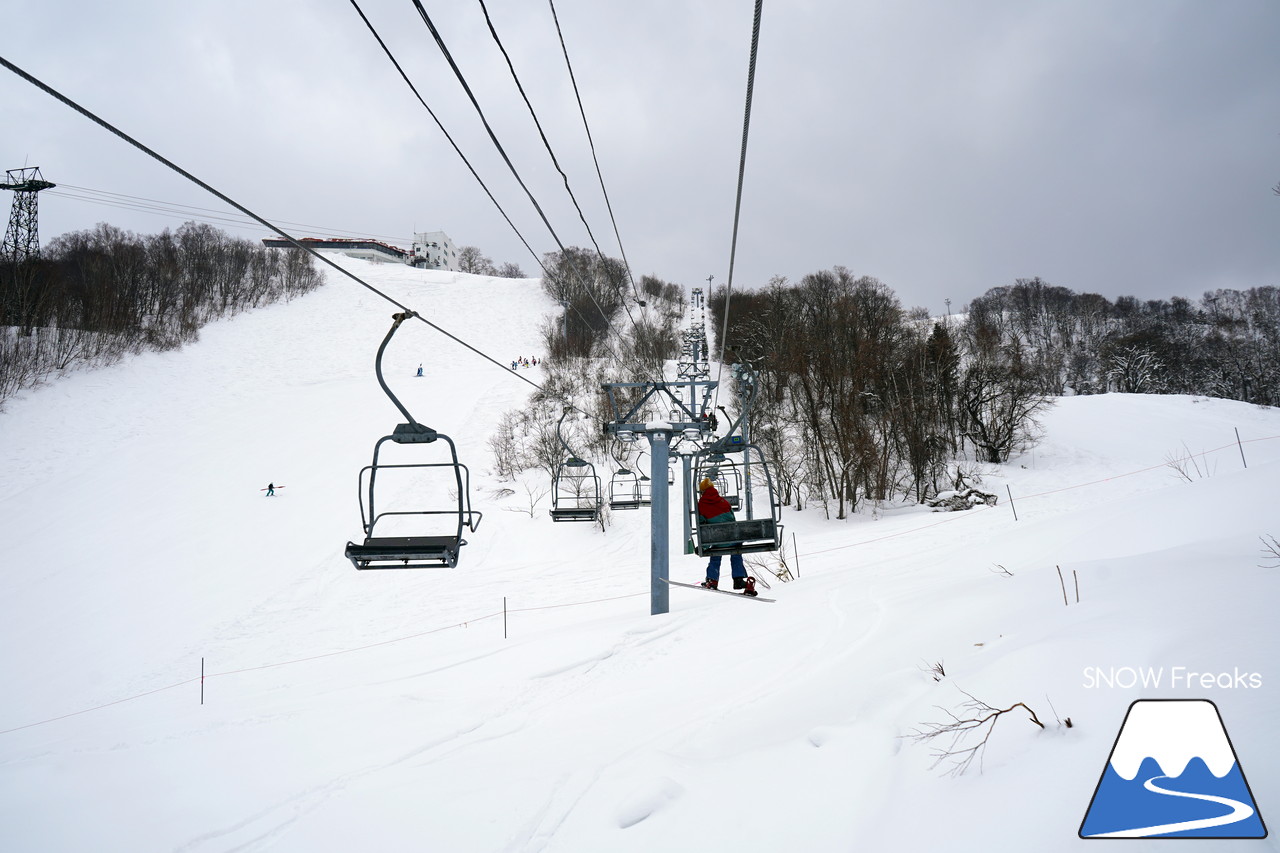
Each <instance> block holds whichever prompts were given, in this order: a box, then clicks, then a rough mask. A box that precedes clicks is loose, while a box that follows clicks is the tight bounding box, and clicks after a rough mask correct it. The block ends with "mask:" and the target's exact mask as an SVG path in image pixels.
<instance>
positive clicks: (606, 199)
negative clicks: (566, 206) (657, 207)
mask: <svg viewBox="0 0 1280 853" xmlns="http://www.w3.org/2000/svg"><path fill="white" fill-rule="evenodd" d="M548 2H549V3H550V5H551V19H552V20H553V21H555V24H556V35H557V36H559V37H560V51H561V52H562V53H563V54H564V64H565V67H566V68H568V69H569V82H570V83H572V84H573V96H574V98H575V99H576V100H577V102H578V113H579V114H580V115H581V116H582V127H583V129H584V130H585V131H586V132H587V144H588V145H589V146H590V148H591V161H592V162H593V163H594V164H595V167H596V177H597V178H599V180H600V192H601V194H602V195H604V206H605V209H607V210H608V211H609V221H610V222H611V223H613V236H614V237H615V238H617V240H618V251H619V252H621V253H622V265H623V266H624V267H626V270H627V279H628V280H629V281H630V282H631V294H632V296H634V297H635V299H636V301H637V302H638V301H640V294H639V292H638V290H637V289H636V280H635V277H634V276H632V274H631V263H630V261H628V260H627V250H626V249H624V248H623V247H622V235H621V234H619V233H618V220H617V219H615V218H614V216H613V205H612V204H610V202H609V191H608V190H606V189H605V188H604V174H603V173H602V172H601V171H600V159H599V158H598V157H596V143H595V140H594V139H592V137H591V126H590V125H589V124H587V111H586V110H585V109H584V108H583V106H582V94H581V93H580V92H579V91H578V80H577V78H576V77H574V75H573V63H571V62H570V61H569V48H568V47H566V46H565V43H564V33H563V32H561V31H560V18H559V16H557V15H556V4H555V0H548Z"/></svg>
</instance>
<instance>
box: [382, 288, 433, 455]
mask: <svg viewBox="0 0 1280 853" xmlns="http://www.w3.org/2000/svg"><path fill="white" fill-rule="evenodd" d="M417 316H418V312H416V311H401V312H399V313H396V314H392V315H391V319H392V321H393V322H392V323H391V328H390V329H388V330H387V336H386V337H385V338H383V339H382V345H381V346H379V347H378V355H377V358H375V359H374V363H373V370H374V373H376V374H377V376H378V384H379V385H381V386H382V390H383V391H384V392H386V395H387V396H388V397H389V398H390V399H391V402H392V403H394V404H395V407H396V408H397V409H399V410H400V414H402V415H404V417H405V422H406V423H407V424H408V425H409V428H410V430H411V431H413V432H434V430H432V429H431V427H428V426H426V425H424V424H420V423H418V422H417V421H416V420H414V419H413V415H411V414H409V410H408V409H406V408H405V407H404V404H403V403H401V402H400V400H399V398H397V397H396V395H395V394H394V393H392V391H391V388H390V387H389V386H388V385H387V380H386V379H385V378H384V377H383V375H382V354H383V353H384V352H386V350H387V344H389V343H391V338H392V336H393V335H395V333H396V330H397V329H399V328H400V324H401V323H403V322H404V321H405V320H407V319H409V318H410V317H417Z"/></svg>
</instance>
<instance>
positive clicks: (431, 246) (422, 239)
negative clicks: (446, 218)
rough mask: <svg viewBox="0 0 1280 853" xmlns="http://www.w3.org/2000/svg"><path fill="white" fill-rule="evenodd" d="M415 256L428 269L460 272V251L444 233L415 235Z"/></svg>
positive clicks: (426, 232) (431, 232)
mask: <svg viewBox="0 0 1280 853" xmlns="http://www.w3.org/2000/svg"><path fill="white" fill-rule="evenodd" d="M413 254H414V256H415V257H416V258H418V259H419V263H420V264H421V265H424V266H426V268H427V269H432V270H453V271H454V272H457V270H458V249H457V247H456V246H454V245H453V240H451V239H449V235H448V234H446V233H444V232H443V231H423V232H421V233H418V234H414V235H413Z"/></svg>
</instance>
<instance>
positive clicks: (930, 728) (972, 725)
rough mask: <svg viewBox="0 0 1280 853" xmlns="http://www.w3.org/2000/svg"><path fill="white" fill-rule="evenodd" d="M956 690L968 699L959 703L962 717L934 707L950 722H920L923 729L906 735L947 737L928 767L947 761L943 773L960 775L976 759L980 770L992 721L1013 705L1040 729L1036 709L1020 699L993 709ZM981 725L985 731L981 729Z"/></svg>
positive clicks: (921, 738)
mask: <svg viewBox="0 0 1280 853" xmlns="http://www.w3.org/2000/svg"><path fill="white" fill-rule="evenodd" d="M957 689H958V688H957ZM960 692H961V693H964V695H965V696H968V697H969V701H968V702H965V703H963V704H962V705H961V706H960V708H961V709H962V713H963V714H964V716H960V715H957V714H955V713H953V712H951V711H949V710H947V709H946V708H942V707H941V706H939V708H938V710H940V711H942V712H943V713H944V714H946V715H947V716H948V717H950V718H951V721H950V722H946V723H924V724H923V726H924V728H923V729H916V730H915V731H913V732H912V733H911V734H910V735H907V737H910V738H911V739H912V740H914V741H916V742H925V741H933V740H935V739H937V738H945V739H947V743H946V745H945V746H941V747H938V748H936V749H935V750H934V752H933V756H934V759H935V760H934V762H933V764H931V765H930V767H929V769H930V770H932V769H933V768H934V767H937V766H938V765H939V764H941V763H942V762H944V761H949V762H950V763H951V769H950V770H948V771H947V775H949V776H962V775H964V772H965V771H966V770H968V769H969V767H970V765H972V764H973V760H974V759H975V758H976V759H978V772H982V757H983V754H984V753H985V752H986V750H987V741H989V740H990V739H991V733H992V732H993V731H995V727H996V720H998V719H1000V717H1001V716H1003V715H1004V714H1008V713H1010V712H1011V711H1013V710H1015V709H1017V708H1022V709H1023V710H1024V711H1026V712H1027V714H1029V715H1030V717H1031V722H1032V723H1034V724H1035V725H1037V726H1039V727H1040V728H1042V729H1043V728H1044V723H1042V722H1040V718H1039V717H1037V716H1036V712H1035V711H1033V710H1031V708H1030V707H1028V706H1027V705H1026V703H1024V702H1015V703H1014V704H1013V705H1010V706H1009V707H1008V708H996V707H994V706H992V705H988V704H987V703H986V702H983V701H982V700H981V699H977V698H975V697H974V696H973V695H972V694H970V693H967V692H966V691H964V690H961V691H960ZM984 728H985V732H984V731H983V729H984ZM978 734H980V735H981V740H979V741H978V742H977V743H974V744H973V745H971V746H962V744H963V742H964V741H966V740H967V739H969V738H970V736H977V735H978Z"/></svg>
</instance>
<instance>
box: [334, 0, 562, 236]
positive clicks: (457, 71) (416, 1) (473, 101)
mask: <svg viewBox="0 0 1280 853" xmlns="http://www.w3.org/2000/svg"><path fill="white" fill-rule="evenodd" d="M354 2H355V0H352V3H353V4H354ZM413 5H414V6H415V7H417V9H418V14H419V15H421V16H422V21H423V23H425V24H426V25H427V29H429V30H430V31H431V35H432V37H434V38H435V40H436V45H438V46H439V48H440V52H441V53H442V54H444V58H445V60H446V61H447V62H448V63H449V67H450V68H452V69H453V73H454V76H455V77H457V78H458V82H459V83H461V84H462V89H463V91H464V92H466V93H467V97H468V98H469V99H470V100H471V105H472V106H473V107H475V108H476V113H477V114H478V115H479V116H480V122H481V124H483V125H484V129H485V130H486V131H487V132H488V134H489V139H491V140H492V141H493V144H494V146H495V147H496V148H497V149H498V153H499V154H501V155H502V159H503V161H504V162H505V163H506V164H507V168H508V169H510V170H511V174H512V175H513V176H514V177H515V179H516V183H518V184H519V185H520V188H521V189H522V190H524V193H525V195H527V196H528V197H529V201H530V202H531V203H532V204H533V207H534V209H535V210H537V211H538V215H539V216H540V217H542V222H543V224H544V225H546V226H547V230H548V231H550V232H551V236H552V238H553V239H554V240H555V241H556V245H557V246H559V247H560V250H561V251H564V244H563V243H561V242H560V237H559V236H558V235H557V234H556V230H555V229H554V228H552V227H551V222H550V221H549V220H548V219H547V215H546V214H545V213H543V211H542V206H541V205H539V204H538V200H537V199H535V198H534V197H533V193H532V192H530V191H529V187H528V186H526V185H525V182H524V179H523V178H521V177H520V173H519V172H518V171H516V167H515V164H513V163H512V162H511V158H510V157H508V156H507V151H506V149H505V148H503V147H502V143H500V142H499V141H498V137H497V135H496V134H495V133H494V132H493V128H492V127H490V125H489V120H488V119H487V118H485V115H484V110H482V109H480V102H479V101H477V100H476V96H475V94H474V93H473V92H472V91H471V86H470V85H469V84H468V83H467V78H466V77H464V76H463V74H462V69H460V68H458V63H456V62H454V60H453V54H451V53H450V52H449V48H448V47H447V46H445V43H444V39H443V38H442V37H441V35H440V31H439V30H437V29H436V25H435V24H434V23H432V21H431V16H430V15H428V14H427V10H426V9H424V8H422V3H421V2H420V0H413ZM357 8H358V7H357ZM362 14H363V13H362ZM529 251H533V250H532V249H530V250H529Z"/></svg>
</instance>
